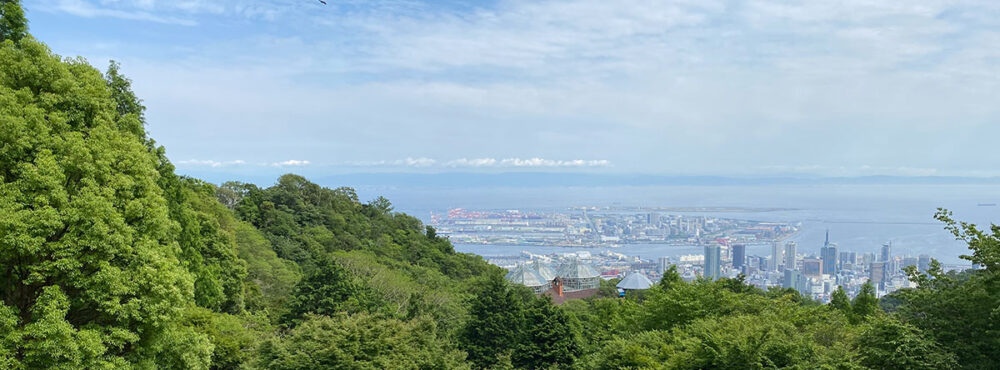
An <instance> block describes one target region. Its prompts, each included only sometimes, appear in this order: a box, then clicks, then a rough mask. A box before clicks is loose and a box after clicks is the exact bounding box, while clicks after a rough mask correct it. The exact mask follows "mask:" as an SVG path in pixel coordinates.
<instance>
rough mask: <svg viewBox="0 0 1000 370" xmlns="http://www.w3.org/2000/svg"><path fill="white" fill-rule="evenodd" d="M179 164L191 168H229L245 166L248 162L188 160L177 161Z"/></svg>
mask: <svg viewBox="0 0 1000 370" xmlns="http://www.w3.org/2000/svg"><path fill="white" fill-rule="evenodd" d="M177 164H180V165H189V166H207V167H228V166H239V165H244V164H246V162H245V161H243V160H240V159H237V160H233V161H215V160H210V159H188V160H183V161H177Z"/></svg>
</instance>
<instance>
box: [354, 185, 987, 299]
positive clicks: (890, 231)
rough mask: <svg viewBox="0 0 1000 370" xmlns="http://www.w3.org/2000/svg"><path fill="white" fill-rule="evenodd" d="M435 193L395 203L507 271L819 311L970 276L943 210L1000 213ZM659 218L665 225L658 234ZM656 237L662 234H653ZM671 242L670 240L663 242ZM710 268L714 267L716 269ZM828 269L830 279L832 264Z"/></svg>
mask: <svg viewBox="0 0 1000 370" xmlns="http://www.w3.org/2000/svg"><path fill="white" fill-rule="evenodd" d="M382 190H386V189H382ZM436 191H437V192H439V194H441V195H440V196H438V197H433V196H423V195H422V193H421V190H419V189H417V190H413V189H410V190H408V191H407V192H404V193H402V194H400V193H396V194H392V195H393V196H394V197H395V198H396V199H399V200H398V201H397V203H396V204H397V205H398V206H399V207H400V208H401V209H403V210H406V211H407V212H411V213H413V214H416V215H419V216H421V217H422V218H424V220H425V222H428V224H431V225H437V226H439V227H443V229H444V230H445V232H444V233H443V234H444V235H448V234H449V232H451V233H454V234H455V235H456V239H455V240H453V242H454V244H455V249H456V250H457V251H460V252H466V253H474V254H478V255H481V256H483V257H484V258H486V259H487V260H488V261H490V262H491V263H494V264H496V265H499V266H502V267H505V268H508V269H510V268H514V267H516V266H517V265H519V264H523V263H526V262H528V261H543V262H545V263H552V264H554V265H556V264H558V263H563V262H564V261H567V260H570V259H581V258H582V259H583V260H586V261H588V262H589V263H591V264H592V265H593V266H594V267H595V268H597V269H598V270H599V271H600V272H601V273H602V277H604V278H605V279H610V278H621V277H624V276H626V275H627V274H628V273H630V272H641V273H643V274H645V275H646V276H648V277H649V278H650V279H652V280H654V281H655V280H656V279H658V278H659V277H660V274H662V272H663V269H664V268H665V267H666V266H669V265H677V267H678V269H679V272H680V273H681V274H682V276H683V277H685V278H686V279H694V278H697V277H700V276H705V269H706V267H712V268H715V269H717V271H718V272H717V273H716V272H714V271H710V273H709V276H712V275H714V276H717V277H736V276H737V275H739V274H743V275H744V276H745V277H746V281H747V283H748V284H752V285H756V286H759V287H762V288H766V287H773V286H777V287H788V288H795V289H797V290H800V291H801V292H802V293H803V294H806V295H808V296H811V297H813V298H814V299H817V300H820V301H827V300H829V299H830V295H831V292H832V290H833V289H835V287H836V286H838V285H839V286H843V287H844V288H845V290H846V291H847V292H848V294H849V295H851V296H853V295H854V294H856V293H857V292H858V290H859V289H860V287H861V285H862V284H863V283H864V282H867V281H869V280H875V282H876V283H877V286H876V289H877V290H878V294H880V295H882V294H887V293H889V292H891V291H893V290H896V289H899V288H901V287H907V286H910V282H909V281H907V280H906V279H905V274H904V272H903V267H905V266H907V265H910V264H913V265H919V266H918V267H922V268H924V269H926V268H927V265H928V263H929V261H930V260H931V259H934V260H937V261H939V262H941V263H942V264H943V267H944V268H945V269H946V270H963V269H968V268H971V267H972V265H971V264H970V263H969V262H968V261H965V260H963V259H961V258H959V256H960V255H962V254H964V253H966V251H967V250H966V246H965V244H964V243H963V242H961V241H957V240H955V238H954V236H952V235H951V234H950V233H949V232H948V231H946V230H944V225H943V224H942V223H940V222H938V221H936V220H934V218H933V215H934V213H935V211H936V210H937V208H939V207H941V208H947V209H950V210H952V211H954V212H955V214H956V215H957V216H958V217H960V218H962V219H965V220H969V221H971V222H974V223H977V224H981V225H986V224H989V223H991V222H997V221H996V220H997V219H998V218H997V216H998V214H997V210H998V209H997V207H996V206H993V205H992V204H993V203H994V202H995V201H996V200H997V198H998V194H997V192H995V190H994V187H992V186H989V185H813V186H768V187H755V186H647V187H539V188H532V187H521V188H462V189H457V188H455V189H436ZM362 192H363V190H362ZM389 193H392V191H391V190H390V191H389ZM486 194H489V196H487V195H486ZM445 207H467V208H463V209H458V210H456V209H454V208H445ZM584 210H587V211H588V212H589V215H595V214H597V215H599V216H604V217H606V218H609V219H610V220H611V225H612V226H613V227H611V228H608V229H610V230H612V231H607V230H603V229H602V230H601V231H602V232H600V233H595V235H600V234H603V238H602V237H600V236H598V237H596V238H595V237H594V236H593V235H591V236H587V235H588V234H586V232H587V230H586V228H588V227H594V226H595V225H594V224H593V222H592V220H589V219H587V218H586V217H581V216H580V215H581V214H582V213H583V211H584ZM449 211H451V212H452V213H451V215H452V216H454V217H455V218H456V219H459V220H463V219H464V221H462V222H458V223H457V224H459V225H458V226H456V223H455V222H451V223H449V222H447V221H445V220H447V218H448V215H449ZM470 214H472V215H473V216H470ZM608 214H613V215H612V216H608ZM511 215H514V217H515V218H519V219H520V218H523V219H529V218H533V219H535V220H542V221H544V222H546V223H547V224H546V225H547V226H549V227H550V229H549V230H542V232H539V230H538V229H536V228H534V225H533V224H531V223H530V222H527V221H523V225H525V227H528V228H529V229H530V230H527V232H525V233H524V234H525V235H530V237H527V238H525V237H523V236H518V235H520V234H519V231H518V227H512V226H510V225H502V222H500V221H497V220H501V219H503V218H504V217H511ZM529 215H530V216H529ZM476 217H482V218H484V219H489V218H490V217H492V220H491V221H488V222H487V221H475V219H476ZM553 219H555V220H560V221H559V222H557V223H556V224H557V225H555V226H558V227H556V228H554V229H552V228H551V226H553V224H552V222H550V221H551V220H553ZM654 219H655V220H662V222H659V221H658V222H659V224H657V226H656V227H653V226H650V225H651V224H652V222H651V220H654ZM470 220H472V221H470ZM679 220H686V221H687V222H691V221H692V220H696V223H699V222H700V224H701V225H705V224H706V222H708V223H711V224H723V225H728V226H726V227H722V228H715V229H712V230H710V232H707V231H705V234H704V235H701V234H699V233H700V232H703V231H704V230H702V231H698V232H696V231H695V230H694V229H684V230H683V231H685V233H680V234H679V235H678V231H680V229H681V228H683V222H682V221H679ZM697 220H700V221H697ZM476 222H482V223H484V225H485V224H490V223H493V225H492V226H502V227H497V228H496V229H497V230H503V231H495V230H490V231H488V232H483V227H484V225H479V226H475V225H474V224H475V223H476ZM498 222H499V223H498ZM518 222H522V221H518ZM581 224H582V226H581ZM760 225H768V226H771V227H774V228H775V230H777V229H779V228H781V230H783V231H782V232H776V233H774V234H772V235H769V236H768V237H762V235H754V236H750V237H747V233H746V230H747V229H754V228H756V227H758V226H760ZM477 227H478V229H477ZM561 228H565V230H569V231H562V229H561ZM581 228H583V230H581ZM654 228H655V229H658V230H659V231H657V232H651V230H650V229H654ZM827 232H829V233H830V236H829V238H830V239H829V240H827V239H826V238H827ZM670 234H674V236H673V237H672V238H671V237H669V236H664V235H670ZM484 235H485V236H484ZM540 235H541V236H540ZM650 235H653V236H650ZM469 241H473V242H472V243H470V242H469ZM789 243H791V244H793V245H794V246H795V247H794V255H795V258H794V259H793V260H792V261H791V263H794V264H795V265H794V267H793V268H790V269H789V268H786V267H787V266H788V264H787V262H789V261H786V260H787V258H788V257H787V252H786V248H787V245H788V244H789ZM887 244H891V248H890V251H889V255H887V256H884V257H883V256H882V254H883V249H884V246H885V245H887ZM736 245H740V247H739V248H740V251H739V256H740V261H739V262H736V261H734V251H733V247H734V246H736ZM774 246H777V247H778V249H779V250H780V251H781V253H780V255H779V257H778V259H779V266H774V265H773V264H774V262H773V260H774V256H773V252H774V250H773V247H774ZM714 247H718V248H719V251H718V256H719V257H718V258H717V260H718V262H714V263H713V262H707V263H706V258H708V259H709V260H711V256H712V253H710V251H709V250H710V249H712V248H714ZM830 247H833V248H835V250H836V252H833V253H836V256H835V257H834V259H835V260H836V262H833V263H834V264H835V265H836V267H835V268H834V269H835V271H834V273H830V272H831V271H829V270H827V271H825V272H820V271H815V269H814V268H815V266H814V265H817V264H823V261H822V260H823V259H822V249H823V248H830ZM560 261H562V262H560ZM921 261H923V262H922V263H921ZM734 262H735V263H734ZM713 264H714V265H717V267H715V266H708V265H713ZM873 264H874V265H873ZM826 266H827V267H828V269H829V268H831V266H832V265H830V264H829V263H828V264H827V265H826ZM786 270H787V271H786ZM873 270H874V272H873ZM788 274H791V276H787V275H788Z"/></svg>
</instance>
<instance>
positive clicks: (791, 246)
mask: <svg viewBox="0 0 1000 370" xmlns="http://www.w3.org/2000/svg"><path fill="white" fill-rule="evenodd" d="M797 248H798V244H795V242H788V243H786V244H785V269H786V270H794V269H795V253H796V249H797Z"/></svg>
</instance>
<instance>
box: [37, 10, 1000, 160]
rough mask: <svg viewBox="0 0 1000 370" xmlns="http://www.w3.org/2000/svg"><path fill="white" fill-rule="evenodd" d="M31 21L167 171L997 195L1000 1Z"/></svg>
mask: <svg viewBox="0 0 1000 370" xmlns="http://www.w3.org/2000/svg"><path fill="white" fill-rule="evenodd" d="M326 1H327V5H323V4H321V3H320V2H319V1H318V0H242V1H221V0H220V1H213V0H173V1H163V0H23V5H24V7H25V8H26V12H27V15H28V18H29V21H30V27H31V32H32V34H34V35H35V36H36V37H37V38H39V39H41V40H42V41H44V42H46V43H48V44H49V45H50V47H51V48H52V49H53V51H54V52H56V53H58V54H60V55H63V56H78V55H79V56H83V57H85V58H86V59H87V60H88V61H90V62H91V63H92V64H94V65H95V66H97V67H98V68H101V69H104V68H106V66H107V63H108V61H109V60H110V59H114V60H117V61H119V62H121V63H122V71H123V72H124V73H125V74H126V75H127V76H128V77H130V78H131V79H132V80H133V87H134V89H135V90H136V92H137V94H138V95H139V96H140V97H141V98H142V99H143V100H144V103H145V105H146V107H147V109H148V110H147V120H148V130H149V131H150V134H151V136H152V137H153V138H154V139H156V140H157V142H158V143H159V144H162V145H164V146H166V148H167V154H168V156H169V157H170V158H171V160H172V161H173V162H174V163H175V165H177V168H178V171H179V172H181V173H190V174H206V173H208V174H213V173H214V174H216V175H218V174H233V175H239V174H248V173H254V174H280V173H285V172H297V173H303V174H307V175H314V176H315V175H323V174H344V173H367V172H390V173H392V172H406V173H440V172H477V173H478V172H485V173H496V172H511V171H519V172H520V171H529V172H531V171H537V172H574V173H577V172H580V173H595V174H623V173H641V174H654V175H724V176H779V175H781V176H785V175H810V176H815V175H820V176H866V175H894V176H998V175H1000V151H998V150H996V147H997V144H996V143H997V138H1000V89H998V87H1000V2H997V1H992V0H985V1H973V0H969V1H962V0H951V1H937V0H923V1H912V0H844V1H789V0H747V1H715V0H691V1H687V0H684V1H602V0H596V1H591V0H566V1H544V0H542V1H537V0H534V1H522V0H511V1H503V0H501V1H482V2H475V1H469V2H459V1H395V0H389V1H379V0H368V1H361V0H350V1H344V0H326Z"/></svg>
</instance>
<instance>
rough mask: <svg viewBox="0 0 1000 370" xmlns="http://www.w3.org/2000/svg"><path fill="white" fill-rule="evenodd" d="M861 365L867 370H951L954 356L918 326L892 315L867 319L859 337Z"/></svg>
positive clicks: (954, 362) (954, 363) (954, 364)
mask: <svg viewBox="0 0 1000 370" xmlns="http://www.w3.org/2000/svg"><path fill="white" fill-rule="evenodd" d="M857 350H858V354H859V358H860V361H861V364H862V365H864V366H866V367H868V368H870V369H886V370H890V369H899V370H911V369H912V370H917V369H928V370H931V369H954V368H956V367H958V363H957V362H956V361H955V356H954V355H952V354H951V353H949V352H948V351H946V350H944V349H943V348H941V346H939V345H938V344H937V343H935V342H934V340H933V339H930V338H927V337H925V336H924V335H923V334H922V333H921V332H920V330H919V329H917V328H915V327H913V326H910V325H907V324H903V323H901V322H899V321H898V320H896V319H895V318H892V317H881V318H876V319H873V320H870V321H869V322H868V323H867V324H866V325H864V327H863V330H862V332H861V335H859V336H858V344H857Z"/></svg>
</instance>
